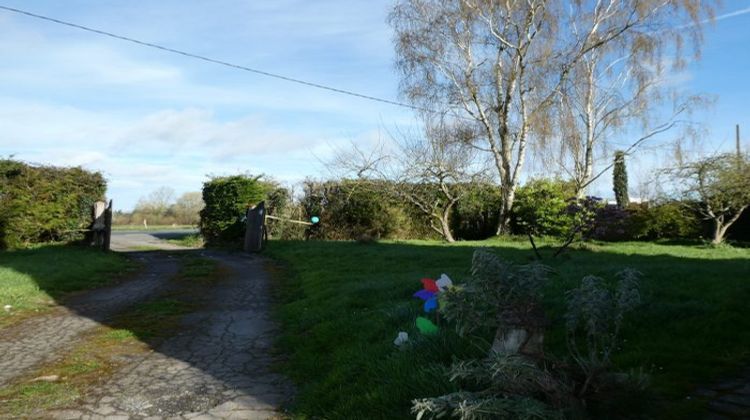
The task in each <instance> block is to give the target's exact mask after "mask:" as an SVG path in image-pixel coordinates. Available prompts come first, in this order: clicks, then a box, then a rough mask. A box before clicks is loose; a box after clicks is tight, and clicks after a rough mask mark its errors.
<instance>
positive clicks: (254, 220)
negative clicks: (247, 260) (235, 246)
mask: <svg viewBox="0 0 750 420" xmlns="http://www.w3.org/2000/svg"><path fill="white" fill-rule="evenodd" d="M246 215H247V222H246V223H247V225H246V226H247V227H246V228H245V246H244V249H245V252H260V251H262V250H263V228H264V225H265V222H266V203H265V201H261V202H260V203H258V205H257V206H255V207H251V208H249V209H247V213H246Z"/></svg>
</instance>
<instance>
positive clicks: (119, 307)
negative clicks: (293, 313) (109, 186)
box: [0, 233, 293, 419]
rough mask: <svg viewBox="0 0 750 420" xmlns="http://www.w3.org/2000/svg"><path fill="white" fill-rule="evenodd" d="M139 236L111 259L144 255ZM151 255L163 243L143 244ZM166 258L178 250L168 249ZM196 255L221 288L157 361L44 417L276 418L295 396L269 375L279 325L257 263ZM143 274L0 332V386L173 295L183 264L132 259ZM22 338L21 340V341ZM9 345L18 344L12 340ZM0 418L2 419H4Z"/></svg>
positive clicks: (119, 243) (138, 358) (132, 359)
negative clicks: (125, 314)
mask: <svg viewBox="0 0 750 420" xmlns="http://www.w3.org/2000/svg"><path fill="white" fill-rule="evenodd" d="M135 235H140V236H145V235H143V234H140V233H138V234H132V235H128V234H118V235H113V238H112V240H113V249H117V250H119V251H128V250H131V249H139V247H141V248H142V245H143V243H142V242H143V241H140V240H138V236H135ZM146 242H147V245H148V246H149V247H155V246H156V247H159V246H160V245H162V243H161V242H160V241H158V240H154V238H153V237H148V238H147V241H146ZM164 248H168V249H170V250H174V246H172V245H164ZM192 252H198V253H199V255H200V256H201V257H203V258H210V259H213V260H215V261H217V262H218V263H219V266H220V267H221V273H222V278H221V281H220V282H219V283H218V284H217V286H216V287H212V288H210V289H208V290H209V291H208V294H207V295H206V296H201V299H202V302H203V303H202V304H201V305H200V306H199V307H198V308H196V309H195V310H193V311H192V312H188V313H187V314H185V315H184V316H183V317H182V319H181V321H180V327H179V328H178V331H176V332H175V334H173V335H171V336H170V337H168V338H166V339H165V340H163V341H162V342H161V343H159V344H158V345H157V346H156V347H155V348H153V351H151V352H144V353H143V354H138V355H131V356H129V357H128V358H127V360H124V361H122V363H121V364H119V369H118V370H117V371H115V372H114V373H113V374H112V375H111V376H109V377H108V378H106V380H104V381H103V383H102V384H101V385H100V386H97V387H95V388H94V389H92V390H90V391H89V392H87V394H86V395H83V396H82V398H80V399H79V400H78V401H77V402H76V403H75V404H72V405H70V406H67V407H65V408H64V409H57V410H55V411H48V412H44V413H40V416H41V417H47V418H60V419H98V418H108V419H109V418H123V419H124V418H136V419H140V418H148V419H157V418H186V419H187V418H190V419H193V418H198V419H209V418H210V419H214V418H239V419H266V418H278V417H281V413H280V409H279V407H281V406H282V405H283V404H284V403H285V402H286V401H287V400H289V398H290V397H291V396H292V393H293V389H292V386H291V385H290V383H289V381H288V380H286V379H285V378H284V377H282V376H281V375H279V374H277V373H275V372H273V371H272V369H271V366H272V364H273V363H274V362H275V361H276V360H275V356H274V355H273V354H272V352H271V346H272V343H273V338H274V333H275V329H276V325H274V323H273V321H272V320H271V318H270V315H269V312H270V306H271V301H270V297H269V278H268V276H267V274H266V272H265V271H264V267H263V261H262V260H261V259H260V258H258V257H254V256H249V255H246V254H230V253H224V252H213V251H211V252H209V251H192ZM133 257H134V258H141V259H143V262H144V264H145V270H144V271H143V272H142V273H141V274H140V275H139V276H137V278H134V279H131V280H130V281H126V282H124V283H121V284H118V285H115V286H111V287H108V288H103V289H99V290H95V291H92V292H89V293H87V294H84V295H81V296H78V297H77V298H76V299H77V301H76V302H75V306H74V305H73V302H71V303H67V304H66V306H68V308H65V309H61V310H60V311H58V312H54V313H51V314H49V315H45V316H41V317H38V318H33V319H29V320H27V321H26V322H23V323H21V324H18V325H16V326H13V327H11V328H12V329H14V333H13V334H10V333H8V332H6V331H0V334H3V335H4V336H5V337H11V338H12V339H11V340H9V341H7V342H6V341H3V342H1V343H0V385H2V384H3V381H4V382H6V383H7V382H9V381H12V380H13V378H14V377H17V376H19V375H21V374H23V373H24V372H25V371H28V370H30V369H32V368H34V367H38V366H39V365H40V364H43V363H45V362H48V361H49V360H51V359H54V357H55V354H56V353H57V352H59V351H61V350H64V349H65V348H66V347H68V346H71V345H73V344H74V343H75V340H76V337H77V336H78V335H80V334H82V333H83V332H85V331H86V330H88V329H90V328H94V327H95V326H96V325H98V324H99V323H106V321H107V319H108V318H109V317H111V316H113V315H114V314H116V313H118V312H120V311H123V310H125V309H127V307H128V306H132V304H134V303H137V302H138V301H139V300H143V299H146V298H147V297H149V298H150V297H154V294H158V293H161V292H163V291H166V290H169V289H170V288H174V287H179V286H175V284H174V283H170V282H169V281H168V280H169V278H170V277H172V276H173V275H174V273H175V272H176V271H177V270H178V268H179V267H178V265H179V263H178V262H177V261H176V259H174V258H170V256H169V254H167V253H161V252H148V253H143V252H137V253H134V254H133ZM24 332H25V334H24ZM13 337H15V338H13ZM1 416H2V415H1V414H0V417H1Z"/></svg>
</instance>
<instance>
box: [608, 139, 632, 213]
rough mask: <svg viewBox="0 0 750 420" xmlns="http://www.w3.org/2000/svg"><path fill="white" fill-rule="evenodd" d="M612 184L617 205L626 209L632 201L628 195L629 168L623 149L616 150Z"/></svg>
mask: <svg viewBox="0 0 750 420" xmlns="http://www.w3.org/2000/svg"><path fill="white" fill-rule="evenodd" d="M612 186H613V188H614V191H615V200H616V201H617V207H619V208H621V209H624V208H625V207H627V206H628V204H629V203H630V197H628V170H627V169H626V168H625V153H624V152H622V151H617V152H615V166H614V169H613V170H612Z"/></svg>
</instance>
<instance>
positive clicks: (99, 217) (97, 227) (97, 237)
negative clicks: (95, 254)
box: [91, 201, 107, 247]
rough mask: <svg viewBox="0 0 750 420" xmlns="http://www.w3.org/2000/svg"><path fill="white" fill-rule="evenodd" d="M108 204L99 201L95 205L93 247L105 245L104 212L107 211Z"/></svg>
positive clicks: (92, 226) (92, 231)
mask: <svg viewBox="0 0 750 420" xmlns="http://www.w3.org/2000/svg"><path fill="white" fill-rule="evenodd" d="M106 207H107V203H105V202H104V201H97V202H96V203H94V208H93V216H94V222H93V223H92V224H91V245H92V246H96V247H100V246H102V245H103V243H104V227H105V221H104V212H105V210H106Z"/></svg>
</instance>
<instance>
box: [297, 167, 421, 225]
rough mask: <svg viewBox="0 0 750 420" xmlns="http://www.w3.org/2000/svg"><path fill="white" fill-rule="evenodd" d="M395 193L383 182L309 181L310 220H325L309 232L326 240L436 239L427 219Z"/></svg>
mask: <svg viewBox="0 0 750 420" xmlns="http://www.w3.org/2000/svg"><path fill="white" fill-rule="evenodd" d="M391 191H392V189H391V188H390V186H389V185H387V184H386V183H385V182H382V181H369V180H368V181H365V180H342V181H327V182H314V181H307V182H306V183H305V186H304V197H303V198H302V202H301V205H302V208H303V209H304V211H305V216H306V218H311V217H313V216H317V217H319V218H320V220H321V222H320V225H319V226H317V227H315V228H314V229H311V231H310V232H309V233H311V234H312V235H313V236H314V237H318V238H323V239H361V238H374V239H377V238H399V239H410V238H429V237H431V236H433V235H432V234H431V233H430V232H429V229H428V226H429V225H428V222H427V221H426V220H425V219H424V217H423V216H422V215H420V214H417V213H416V212H415V211H414V210H413V209H412V208H411V207H410V206H408V205H407V204H406V203H403V202H402V201H400V200H399V199H398V198H397V197H396V196H395V195H394V194H392V193H391Z"/></svg>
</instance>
